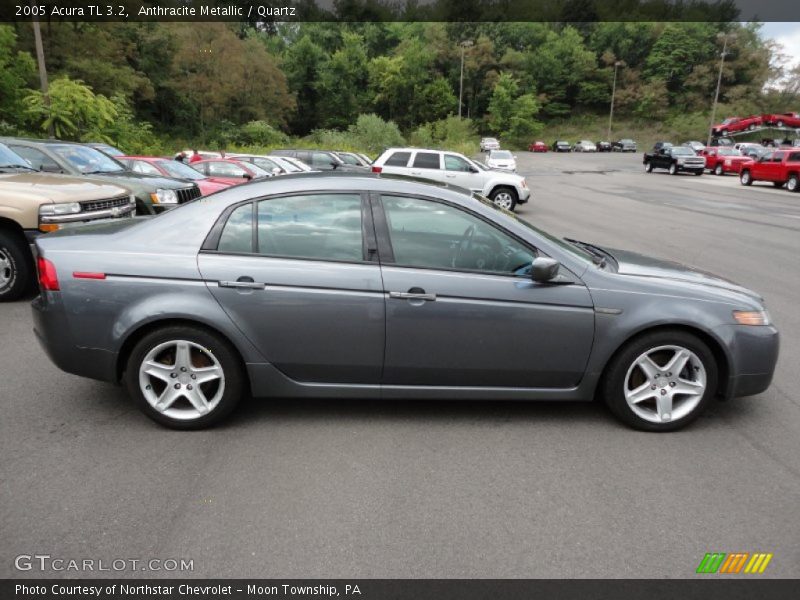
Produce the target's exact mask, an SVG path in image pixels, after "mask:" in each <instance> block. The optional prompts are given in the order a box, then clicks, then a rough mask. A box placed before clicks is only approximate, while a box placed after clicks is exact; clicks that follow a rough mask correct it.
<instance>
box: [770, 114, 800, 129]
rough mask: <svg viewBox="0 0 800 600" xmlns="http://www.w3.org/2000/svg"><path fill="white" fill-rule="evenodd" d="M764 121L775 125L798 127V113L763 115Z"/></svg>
mask: <svg viewBox="0 0 800 600" xmlns="http://www.w3.org/2000/svg"><path fill="white" fill-rule="evenodd" d="M763 118H764V123H766V124H767V125H774V126H775V127H800V114H797V113H796V112H787V113H779V114H774V115H763Z"/></svg>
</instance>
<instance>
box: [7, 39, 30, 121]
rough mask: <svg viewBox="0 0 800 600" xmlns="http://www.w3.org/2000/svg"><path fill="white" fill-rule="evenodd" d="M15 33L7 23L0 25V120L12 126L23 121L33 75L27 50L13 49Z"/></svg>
mask: <svg viewBox="0 0 800 600" xmlns="http://www.w3.org/2000/svg"><path fill="white" fill-rule="evenodd" d="M15 46H16V35H15V34H14V30H13V29H12V28H11V27H10V26H8V25H0V121H5V122H6V123H8V124H9V125H11V126H12V127H13V128H18V127H20V126H22V124H23V123H24V121H25V118H26V115H25V103H24V98H25V96H26V95H27V94H28V93H30V90H29V89H27V87H28V84H29V82H30V81H31V79H32V78H33V76H34V73H35V71H34V69H35V64H34V62H33V58H32V57H31V55H30V54H28V53H27V52H21V51H15Z"/></svg>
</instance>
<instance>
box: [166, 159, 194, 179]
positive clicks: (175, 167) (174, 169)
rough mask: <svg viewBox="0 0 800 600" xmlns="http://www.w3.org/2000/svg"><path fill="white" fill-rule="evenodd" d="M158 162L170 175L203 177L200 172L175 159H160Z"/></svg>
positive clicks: (190, 177) (187, 177)
mask: <svg viewBox="0 0 800 600" xmlns="http://www.w3.org/2000/svg"><path fill="white" fill-rule="evenodd" d="M158 164H159V166H160V167H161V168H162V169H164V170H165V171H166V172H167V175H169V176H170V177H177V178H178V179H203V174H202V173H200V172H198V171H196V170H195V169H193V168H192V167H190V166H189V165H185V164H183V163H182V162H178V161H177V160H160V161H158Z"/></svg>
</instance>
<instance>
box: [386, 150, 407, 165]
mask: <svg viewBox="0 0 800 600" xmlns="http://www.w3.org/2000/svg"><path fill="white" fill-rule="evenodd" d="M409 158H411V152H393V153H392V155H391V156H390V157H389V158H387V159H386V162H385V163H383V164H384V165H386V166H387V167H405V166H406V165H408V159H409Z"/></svg>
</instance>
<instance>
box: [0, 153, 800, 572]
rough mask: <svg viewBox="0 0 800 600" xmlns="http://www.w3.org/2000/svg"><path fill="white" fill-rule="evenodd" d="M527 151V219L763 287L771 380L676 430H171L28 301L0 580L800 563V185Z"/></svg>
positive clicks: (440, 405) (439, 418) (4, 430)
mask: <svg viewBox="0 0 800 600" xmlns="http://www.w3.org/2000/svg"><path fill="white" fill-rule="evenodd" d="M517 155H518V162H519V170H520V172H522V173H523V174H525V175H526V176H527V177H528V182H529V185H530V186H531V188H532V189H533V199H532V201H531V202H530V203H529V204H527V205H525V206H522V207H520V210H519V214H520V215H521V216H523V217H524V218H526V219H529V220H530V221H531V222H533V223H534V224H536V225H539V226H541V227H543V228H545V229H546V230H548V231H550V232H552V233H555V234H558V235H563V236H569V237H574V238H578V239H584V240H589V241H593V242H596V243H599V244H605V245H608V246H611V247H618V248H626V249H631V250H635V251H640V252H643V253H647V254H651V255H655V256H659V257H663V258H668V259H673V260H678V261H681V262H684V263H688V264H692V265H695V266H697V267H700V268H702V269H704V270H708V271H712V272H715V273H717V274H719V275H722V276H725V277H728V278H730V279H733V280H735V281H738V282H740V283H742V284H744V285H746V286H749V287H752V288H754V289H755V290H757V291H759V292H761V293H762V294H763V295H764V296H765V298H766V301H767V304H768V307H769V310H770V312H771V313H772V316H773V318H774V321H775V322H776V324H777V326H778V328H779V329H780V331H781V334H782V339H781V344H782V347H781V358H780V362H779V365H778V368H777V373H776V376H775V380H774V383H773V385H772V387H771V388H770V389H769V390H768V391H767V392H766V393H763V394H761V395H759V396H755V397H751V398H740V399H735V400H732V401H729V402H725V403H722V402H719V403H714V404H713V405H712V407H711V408H710V410H708V412H706V413H705V415H704V416H703V417H702V418H701V419H699V421H698V422H696V423H695V424H694V425H693V426H692V427H690V428H688V429H686V430H684V431H681V432H678V433H671V434H660V435H659V434H647V433H640V432H635V431H631V430H629V429H627V428H625V427H624V426H623V425H620V424H619V423H618V422H617V421H616V420H615V419H613V418H612V417H611V416H610V415H609V414H608V413H607V412H606V410H605V409H604V408H603V406H602V405H599V404H589V403H586V404H583V403H581V404H558V403H547V402H545V403H508V402H449V403H447V402H386V403H380V402H366V401H355V400H326V401H299V400H292V401H263V400H250V401H247V402H245V403H244V404H243V405H242V406H241V408H240V410H239V411H238V412H237V413H236V414H235V416H234V417H233V418H232V419H230V420H229V421H227V422H226V423H225V424H224V425H223V426H221V427H218V428H216V429H213V430H209V431H200V432H175V431H170V430H167V429H163V428H161V427H158V426H157V425H155V424H153V423H152V422H150V421H149V420H148V419H147V418H145V417H144V416H143V415H142V414H141V413H140V412H139V411H138V410H137V409H136V407H135V406H134V405H133V403H132V401H131V400H130V399H128V398H127V396H126V395H125V393H124V392H123V391H122V390H121V389H119V388H116V387H114V386H112V385H107V384H103V383H98V382H93V381H89V380H84V379H79V378H77V377H73V376H70V375H67V374H65V373H62V372H60V371H59V370H58V369H56V367H54V366H53V365H52V364H51V363H50V362H49V360H48V359H47V358H46V356H45V355H44V353H43V351H42V350H41V349H40V348H39V346H38V344H37V343H36V341H35V339H34V337H33V334H32V333H31V317H30V308H29V305H28V302H27V301H24V302H17V303H13V304H6V305H0V415H2V416H1V417H0V457H2V458H1V459H0V540H2V543H0V577H41V576H57V577H58V576H70V577H75V576H80V575H83V576H91V575H95V576H105V575H122V576H145V575H146V576H148V577H158V576H164V575H176V573H166V572H163V571H161V572H148V573H140V572H136V571H133V572H131V571H127V572H122V573H107V572H106V573H103V572H95V573H82V574H80V573H75V572H60V573H53V572H45V573H40V572H36V571H32V572H20V571H17V570H15V568H14V565H13V562H14V557H15V556H17V555H20V554H35V553H39V554H42V553H44V554H49V555H51V556H53V557H61V558H67V559H70V558H74V559H83V558H90V559H95V560H99V559H102V560H104V561H108V562H110V561H112V560H113V559H126V558H137V559H150V558H157V559H167V558H184V559H191V560H193V564H194V570H193V571H191V572H185V573H180V575H183V576H193V577H203V576H206V577H210V576H214V577H447V578H450V577H465V578H472V577H479V578H483V577H499V578H505V577H614V578H621V577H642V578H660V577H668V578H681V577H692V576H694V572H695V569H696V568H697V565H698V564H699V563H700V560H701V559H702V558H703V555H704V554H705V553H706V552H712V551H719V552H735V551H736V552H757V551H760V552H772V553H774V558H773V559H772V562H771V563H770V565H769V568H768V569H767V571H766V573H765V574H764V575H763V577H798V576H800V518H798V515H800V509H799V508H798V507H800V463H798V457H799V456H800V370H798V368H797V365H798V364H800V311H798V301H799V300H800V194H790V193H789V192H787V191H785V190H776V189H772V187H771V186H768V185H767V186H765V185H758V184H756V185H754V186H753V187H752V188H744V187H742V186H740V185H739V183H738V180H737V178H736V177H733V176H728V177H724V178H722V177H715V176H711V175H705V176H703V177H695V176H692V175H682V176H669V175H667V174H666V173H663V174H662V173H654V174H645V173H644V171H643V169H642V166H641V154H635V155H630V154H626V155H620V154H598V155H575V154H572V155H570V154H564V155H553V154H543V155H532V154H529V153H525V152H518V153H517ZM706 577H708V576H706Z"/></svg>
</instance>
